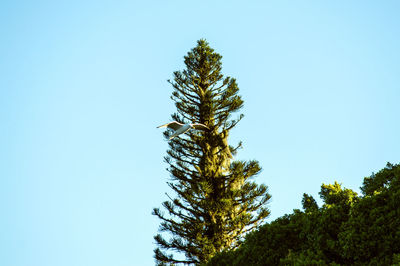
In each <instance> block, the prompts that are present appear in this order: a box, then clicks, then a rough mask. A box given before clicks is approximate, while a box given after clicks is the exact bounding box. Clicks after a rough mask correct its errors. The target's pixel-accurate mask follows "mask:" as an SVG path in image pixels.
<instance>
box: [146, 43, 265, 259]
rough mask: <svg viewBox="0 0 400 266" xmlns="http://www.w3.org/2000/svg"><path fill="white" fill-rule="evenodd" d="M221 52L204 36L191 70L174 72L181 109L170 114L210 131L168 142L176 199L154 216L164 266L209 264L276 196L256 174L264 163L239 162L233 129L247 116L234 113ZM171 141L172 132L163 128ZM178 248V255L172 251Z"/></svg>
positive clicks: (188, 61)
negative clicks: (231, 134) (231, 139)
mask: <svg viewBox="0 0 400 266" xmlns="http://www.w3.org/2000/svg"><path fill="white" fill-rule="evenodd" d="M221 58H222V56H221V55H219V54H218V53H216V52H214V50H213V49H212V48H211V47H210V46H209V45H208V43H207V42H206V41H205V40H199V41H198V42H197V46H196V47H195V48H193V49H192V50H191V51H190V52H189V53H188V54H187V56H185V57H184V62H185V65H186V69H185V70H183V71H182V72H181V71H177V72H174V75H173V76H174V79H173V80H172V81H169V83H170V84H171V85H172V86H173V88H174V90H173V93H172V96H171V99H172V100H173V101H174V102H175V105H176V108H177V113H175V114H173V115H172V119H173V120H176V121H178V122H181V123H202V124H204V125H206V126H208V127H209V129H210V130H205V131H203V130H192V131H188V132H187V133H186V134H182V135H180V136H179V137H176V138H173V139H172V140H170V141H169V150H168V151H167V154H168V155H167V156H166V157H165V161H166V162H167V164H168V168H167V170H168V171H169V173H170V174H171V178H172V180H171V182H168V185H169V186H170V187H171V189H172V190H173V191H174V192H175V196H174V197H171V196H169V195H168V194H167V195H168V197H169V199H170V200H169V201H165V202H164V203H163V204H162V205H163V207H164V209H165V210H166V211H167V212H168V215H166V214H165V213H164V212H163V211H161V210H160V209H159V208H155V209H154V211H153V214H154V215H156V216H158V217H159V218H160V219H161V220H162V222H161V225H160V231H161V232H168V233H169V234H167V236H168V239H166V238H164V237H163V236H162V235H161V234H157V235H156V236H155V237H154V239H155V240H156V243H157V245H158V248H157V249H155V258H156V261H157V263H158V264H159V265H165V264H175V263H186V264H199V263H202V262H206V261H208V260H209V259H210V258H211V257H212V256H213V255H214V254H216V253H217V252H219V251H222V250H224V249H232V248H234V247H236V246H237V245H238V244H239V242H238V241H239V240H240V239H241V237H242V236H243V235H244V234H245V233H246V232H249V231H251V230H252V229H253V228H255V227H256V226H257V225H258V224H259V223H260V222H261V221H262V220H263V219H264V218H266V217H267V216H268V215H269V211H268V209H267V207H266V203H267V202H268V200H269V199H270V195H269V194H268V193H267V187H266V186H265V185H257V184H256V183H254V182H253V181H250V178H251V177H253V176H255V175H257V174H258V173H259V172H260V171H261V168H260V166H259V164H258V162H257V161H248V162H245V161H237V160H233V157H232V155H235V154H236V151H237V149H238V148H239V147H240V146H241V143H239V145H238V146H237V147H232V146H230V145H229V144H228V135H229V131H230V130H231V129H232V128H233V127H235V126H236V125H237V123H238V122H239V121H240V120H241V119H242V118H243V115H242V114H241V115H239V116H238V117H236V118H234V119H233V118H231V115H232V114H234V113H235V112H237V111H238V110H239V109H240V108H241V107H242V106H243V100H242V99H241V97H240V96H239V95H237V93H238V90H239V89H238V86H237V83H236V81H235V79H234V78H231V77H224V76H223V75H222V74H221V69H222V66H221ZM164 135H165V137H166V138H168V136H169V135H170V132H168V131H166V132H164ZM168 250H170V251H177V252H181V253H183V254H184V255H185V257H186V259H177V258H175V257H174V256H173V255H172V254H168V253H167V251H168Z"/></svg>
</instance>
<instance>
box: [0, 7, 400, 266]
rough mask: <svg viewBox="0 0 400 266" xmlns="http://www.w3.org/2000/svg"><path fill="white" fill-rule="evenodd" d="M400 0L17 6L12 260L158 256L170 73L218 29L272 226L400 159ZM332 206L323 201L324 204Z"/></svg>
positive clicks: (7, 249)
mask: <svg viewBox="0 0 400 266" xmlns="http://www.w3.org/2000/svg"><path fill="white" fill-rule="evenodd" d="M399 11H400V2H399V1H344V0H343V1H301V3H300V1H274V2H272V1H248V2H247V4H244V2H243V1H7V0H6V1H2V2H1V4H0V36H1V42H0V73H1V74H0V122H1V130H0V139H1V140H0V145H1V146H0V212H1V219H0V265H4V266H103V265H104V266H106V265H107V266H109V265H113V266H128V265H154V260H153V251H152V250H153V249H154V248H155V246H154V243H153V242H154V241H153V235H155V234H156V233H157V228H158V224H159V220H157V219H156V217H153V216H152V215H151V211H152V208H153V207H158V206H160V205H161V202H162V201H164V200H166V196H165V194H164V193H165V192H167V191H170V190H169V188H168V187H167V186H166V184H165V182H166V181H167V180H168V178H169V176H168V173H167V172H166V171H165V168H166V165H165V164H164V163H163V156H165V152H166V149H167V143H166V142H165V141H164V139H163V137H162V131H161V130H158V129H156V126H158V125H160V124H162V123H165V122H168V121H170V114H171V113H173V112H174V105H173V102H172V101H171V100H170V99H169V96H170V94H171V87H170V85H169V84H168V83H167V82H166V80H167V79H169V78H171V77H172V72H173V71H176V70H181V69H183V56H184V55H185V54H186V53H187V52H188V51H189V50H190V49H191V48H192V47H194V46H195V45H196V41H197V40H198V39H200V38H206V39H207V40H208V41H209V43H210V45H211V46H212V47H213V48H215V50H216V51H217V52H219V53H220V54H221V55H223V67H224V68H223V73H224V74H225V75H229V76H232V77H235V78H236V79H237V81H238V84H239V87H240V94H241V95H242V97H243V99H244V101H245V107H244V108H243V113H244V114H245V118H244V119H243V120H242V122H241V123H240V124H239V125H238V126H237V127H236V129H234V130H233V131H232V132H231V139H230V140H231V144H235V143H237V142H238V141H239V140H242V141H243V143H244V148H243V149H242V150H240V151H239V154H238V157H237V158H238V159H256V160H259V161H260V164H261V165H262V167H263V172H262V173H261V174H260V175H259V177H258V178H257V180H258V182H259V183H265V184H266V185H268V186H269V191H270V193H271V194H272V201H271V202H270V205H269V206H270V210H271V212H272V214H271V216H270V218H269V220H272V219H275V218H277V217H279V216H281V215H283V214H285V213H290V212H291V211H292V210H293V209H294V208H300V207H301V204H300V202H301V197H302V194H303V193H304V192H306V193H309V194H312V195H313V196H314V197H316V198H318V191H319V189H320V186H321V184H322V183H323V182H325V183H332V182H334V181H335V180H337V181H338V182H341V183H342V184H343V185H344V186H345V187H348V188H351V189H354V190H356V191H359V189H358V188H359V187H360V185H361V183H362V179H363V177H364V176H368V175H370V174H371V172H373V171H378V170H379V169H381V168H383V167H384V166H385V164H386V162H387V161H390V162H392V163H398V162H400V121H399V114H400V49H399V47H400V38H399V36H400V34H399V29H400V16H399ZM319 202H320V201H319Z"/></svg>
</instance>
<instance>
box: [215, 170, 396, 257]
mask: <svg viewBox="0 0 400 266" xmlns="http://www.w3.org/2000/svg"><path fill="white" fill-rule="evenodd" d="M361 191H362V193H363V195H362V196H358V195H357V194H356V193H355V192H354V191H352V190H350V189H346V188H342V186H341V185H340V184H338V183H337V182H335V183H334V184H328V185H326V184H323V185H322V186H321V191H320V193H319V195H320V197H321V199H322V200H323V203H324V204H323V206H321V207H318V205H317V204H316V202H315V200H314V198H313V197H312V196H310V195H307V194H304V195H303V200H302V204H303V208H304V212H302V211H300V210H294V212H293V213H292V214H289V215H285V216H283V217H280V218H278V219H276V220H275V221H272V222H271V223H267V224H265V225H263V226H262V227H260V228H259V229H258V230H257V231H255V232H252V233H251V234H249V235H248V236H247V237H246V240H245V241H244V242H243V244H242V245H241V246H240V247H239V248H238V249H236V250H234V251H227V252H222V253H220V254H218V255H216V256H215V257H214V258H213V259H212V260H211V261H210V263H209V265H400V218H399V217H400V205H399V202H400V165H399V164H397V165H392V164H388V165H387V166H386V167H385V168H384V169H383V170H381V171H379V172H378V173H377V174H373V175H371V176H370V177H366V178H364V183H363V186H362V187H361ZM247 262H251V264H246V263H247Z"/></svg>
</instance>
